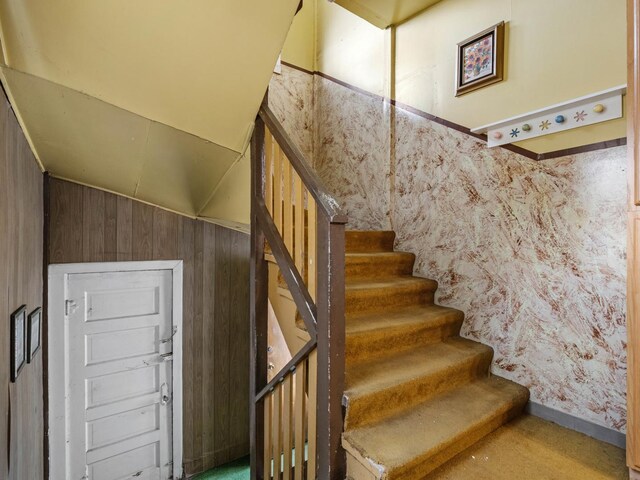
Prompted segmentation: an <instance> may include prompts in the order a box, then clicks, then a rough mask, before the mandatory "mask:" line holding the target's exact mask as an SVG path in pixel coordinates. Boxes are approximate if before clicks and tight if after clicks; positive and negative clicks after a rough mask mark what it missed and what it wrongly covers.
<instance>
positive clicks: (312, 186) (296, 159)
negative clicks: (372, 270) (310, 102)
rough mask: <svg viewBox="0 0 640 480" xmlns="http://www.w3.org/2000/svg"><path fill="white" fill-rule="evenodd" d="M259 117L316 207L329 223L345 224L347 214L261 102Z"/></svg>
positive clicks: (272, 114)
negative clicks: (298, 176) (314, 201)
mask: <svg viewBox="0 0 640 480" xmlns="http://www.w3.org/2000/svg"><path fill="white" fill-rule="evenodd" d="M259 116H260V118H262V120H263V121H264V123H265V125H266V126H267V128H268V129H269V130H270V131H271V133H272V134H273V136H274V138H275V139H276V141H277V142H278V144H279V145H280V148H282V151H283V152H284V154H285V155H286V156H287V158H288V159H289V161H290V162H291V165H293V168H295V170H296V172H298V175H300V178H301V179H302V181H303V182H304V185H305V187H306V188H307V190H309V193H311V195H312V196H313V198H314V199H315V200H316V203H317V204H318V208H319V209H320V210H321V212H322V213H323V214H324V216H325V217H326V218H327V219H328V220H329V222H330V223H338V224H343V225H344V224H345V223H347V221H348V218H347V216H346V215H345V214H344V212H343V211H342V209H341V208H340V205H339V204H338V202H337V201H336V199H335V198H334V197H333V195H331V194H330V193H329V191H328V190H327V189H326V187H325V186H324V184H323V183H322V180H320V178H319V177H318V175H317V174H316V172H314V171H313V169H312V168H311V167H310V165H309V163H308V162H307V160H306V159H305V157H304V154H303V153H302V152H301V151H300V149H299V148H298V147H297V146H296V145H295V144H294V143H293V141H292V140H291V138H290V137H289V135H287V133H286V132H285V130H284V128H283V127H282V125H281V124H280V122H278V120H277V119H276V117H275V115H274V113H273V112H272V111H271V109H270V108H269V107H268V106H267V105H265V104H263V105H262V106H261V107H260V112H259Z"/></svg>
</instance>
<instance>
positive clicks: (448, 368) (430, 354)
mask: <svg viewBox="0 0 640 480" xmlns="http://www.w3.org/2000/svg"><path fill="white" fill-rule="evenodd" d="M394 239H395V233H394V232H359V231H349V232H347V234H346V301H347V303H346V316H347V321H346V334H347V345H346V363H347V371H346V389H345V390H346V391H345V395H344V404H345V407H346V420H345V432H344V435H343V440H342V444H343V446H344V448H345V450H346V452H347V476H348V478H350V479H352V480H378V479H380V480H382V479H385V480H386V479H388V480H392V479H402V480H413V479H424V478H429V477H428V476H429V473H430V472H432V471H433V470H435V469H436V468H438V467H439V466H441V465H443V464H444V463H445V462H447V461H448V460H450V459H451V458H453V457H454V456H456V455H457V454H458V453H460V452H461V451H463V450H464V449H466V448H468V447H469V446H471V445H473V444H474V443H475V442H477V441H478V440H480V439H482V438H483V437H484V436H486V435H487V434H489V433H490V432H492V431H493V430H495V429H497V428H499V427H500V426H501V425H503V424H505V423H506V422H508V421H509V420H511V419H512V418H514V417H516V416H518V415H519V414H520V413H521V412H522V410H523V408H524V406H525V404H526V402H527V400H528V398H529V392H528V390H527V389H526V388H524V387H522V386H520V385H517V384H515V383H513V382H510V381H507V380H504V379H502V378H499V377H496V376H491V375H490V373H489V367H490V365H491V359H492V356H493V351H492V349H491V348H490V347H488V346H485V345H482V344H480V343H477V342H473V341H470V340H467V339H463V338H461V337H460V336H459V332H460V326H461V325H462V320H463V313H462V312H460V311H458V310H455V309H452V308H446V307H441V306H438V305H435V304H434V294H435V291H436V288H437V283H436V282H435V281H433V280H428V279H424V278H418V277H413V276H412V272H413V263H414V260H415V257H414V255H413V254H410V253H402V252H394V251H393V242H394Z"/></svg>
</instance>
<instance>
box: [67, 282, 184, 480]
mask: <svg viewBox="0 0 640 480" xmlns="http://www.w3.org/2000/svg"><path fill="white" fill-rule="evenodd" d="M172 280H173V279H172V272H171V271H170V270H153V271H132V272H109V273H86V274H72V275H68V277H67V282H66V299H67V306H68V316H67V332H66V333H67V342H66V348H67V352H66V355H65V358H66V363H67V365H66V368H67V369H68V372H69V375H68V377H67V378H68V384H67V385H66V388H65V390H66V397H67V408H68V410H67V411H68V415H69V417H68V426H67V442H68V443H67V458H68V461H69V463H68V472H69V473H70V477H69V478H72V479H82V478H89V479H90V480H118V479H124V478H135V479H138V480H139V479H142V478H148V479H158V480H166V479H168V478H171V475H172V463H171V462H172V460H171V459H172V448H171V447H172V431H171V425H172V410H171V397H172V376H171V372H172V368H171V367H172V364H171V360H170V354H171V352H172V349H173V342H172V338H171V336H172V332H173V322H172V309H173V304H172V302H173V299H172Z"/></svg>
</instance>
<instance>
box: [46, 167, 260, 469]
mask: <svg viewBox="0 0 640 480" xmlns="http://www.w3.org/2000/svg"><path fill="white" fill-rule="evenodd" d="M49 190H50V202H49V203H50V212H49V228H50V244H49V252H48V253H49V257H50V260H49V261H50V263H69V262H110V261H126V260H173V259H181V260H183V261H184V300H183V302H184V303H183V308H184V320H183V321H184V332H183V336H184V350H183V351H184V379H183V381H184V461H185V467H186V471H187V473H189V474H191V473H197V472H200V471H202V470H206V469H207V468H210V467H212V466H215V465H219V464H222V463H225V462H228V461H230V460H234V459H236V458H238V457H241V456H244V455H247V454H248V452H249V431H248V425H249V419H248V415H249V401H248V400H249V259H250V258H249V236H248V235H245V234H243V233H239V232H236V231H233V230H230V229H227V228H224V227H220V226H217V225H214V224H211V223H206V222H202V221H196V220H192V219H189V218H186V217H183V216H180V215H176V214H173V213H169V212H166V211H164V210H162V209H159V208H155V207H151V206H149V205H146V204H143V203H140V202H136V201H133V200H130V199H127V198H124V197H120V196H116V195H112V194H109V193H105V192H102V191H99V190H95V189H93V188H88V187H83V186H80V185H76V184H73V183H69V182H65V181H61V180H56V179H51V180H50V185H49Z"/></svg>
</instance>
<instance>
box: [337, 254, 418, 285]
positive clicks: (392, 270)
mask: <svg viewBox="0 0 640 480" xmlns="http://www.w3.org/2000/svg"><path fill="white" fill-rule="evenodd" d="M415 259H416V256H415V255H414V254H413V253H407V252H360V253H347V254H346V255H345V278H348V279H354V278H375V277H384V276H392V275H411V274H412V273H413V264H414V262H415Z"/></svg>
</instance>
